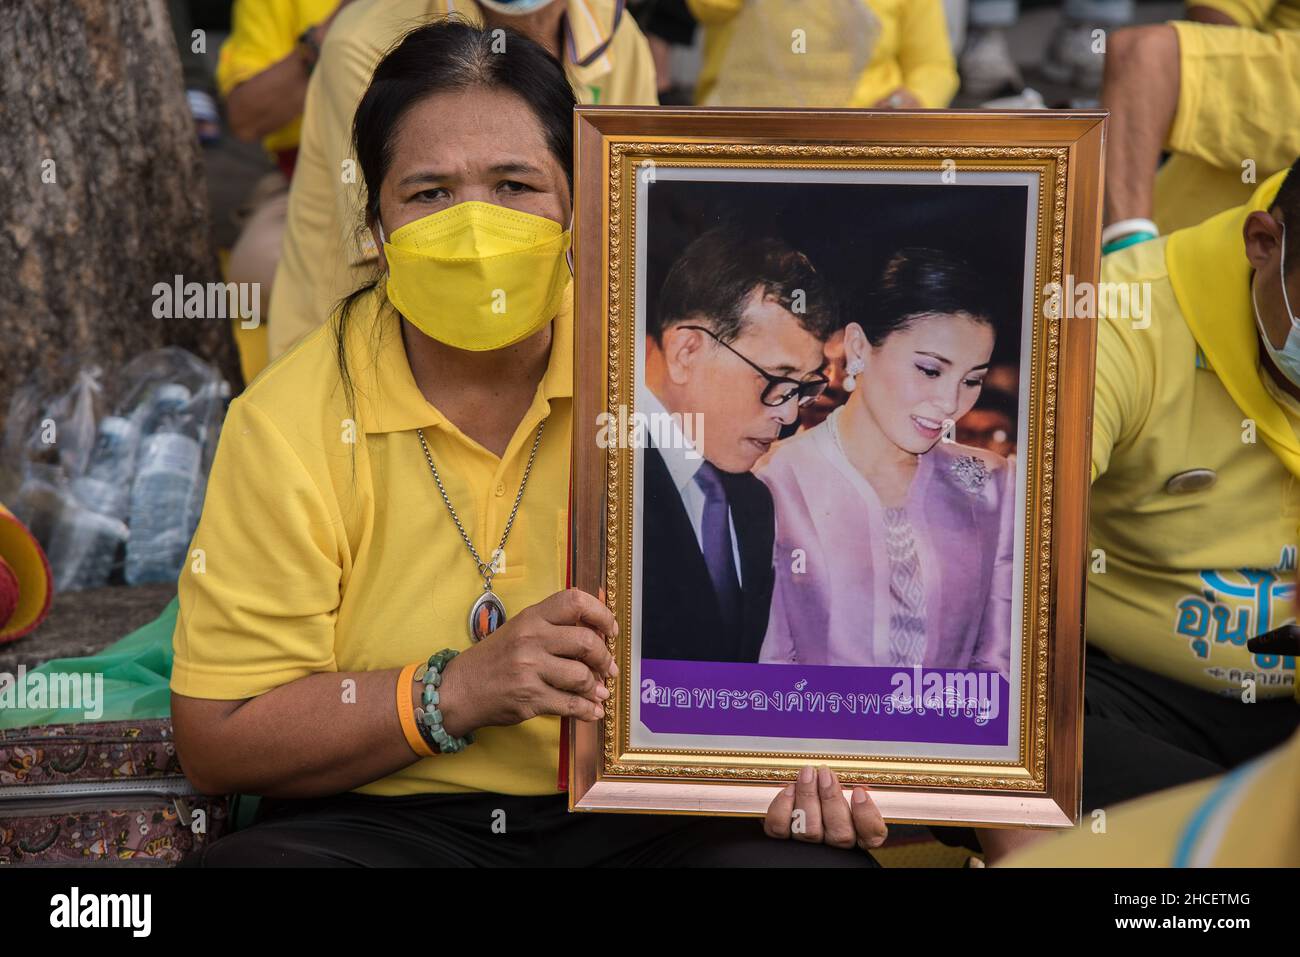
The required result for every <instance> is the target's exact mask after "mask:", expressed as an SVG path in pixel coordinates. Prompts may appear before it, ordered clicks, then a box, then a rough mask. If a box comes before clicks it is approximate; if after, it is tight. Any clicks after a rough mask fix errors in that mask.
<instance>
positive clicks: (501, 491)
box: [497, 482, 506, 498]
mask: <svg viewBox="0 0 1300 957" xmlns="http://www.w3.org/2000/svg"><path fill="white" fill-rule="evenodd" d="M505 494H506V483H505V482H497V497H498V498H500V497H501V496H502V495H505Z"/></svg>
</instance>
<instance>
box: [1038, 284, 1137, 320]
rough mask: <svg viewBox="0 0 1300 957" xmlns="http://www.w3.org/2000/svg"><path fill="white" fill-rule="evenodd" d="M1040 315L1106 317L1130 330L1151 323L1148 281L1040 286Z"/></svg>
mask: <svg viewBox="0 0 1300 957" xmlns="http://www.w3.org/2000/svg"><path fill="white" fill-rule="evenodd" d="M1043 316H1044V318H1047V319H1110V320H1112V321H1115V322H1128V323H1130V324H1131V325H1132V327H1133V328H1134V329H1147V328H1149V327H1150V326H1151V283H1149V282H1075V281H1074V276H1073V275H1067V276H1066V277H1065V283H1064V285H1062V284H1061V283H1059V282H1049V283H1047V285H1045V286H1043Z"/></svg>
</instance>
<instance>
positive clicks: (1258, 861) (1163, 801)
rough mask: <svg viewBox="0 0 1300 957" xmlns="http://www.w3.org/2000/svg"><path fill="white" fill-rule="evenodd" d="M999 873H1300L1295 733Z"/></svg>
mask: <svg viewBox="0 0 1300 957" xmlns="http://www.w3.org/2000/svg"><path fill="white" fill-rule="evenodd" d="M1000 866H1002V867H1300V733H1298V734H1296V735H1294V736H1293V737H1292V738H1291V740H1290V741H1288V742H1287V743H1286V744H1284V745H1282V746H1281V747H1280V748H1277V749H1275V750H1273V751H1270V752H1269V753H1268V754H1266V755H1263V756H1262V757H1260V758H1258V759H1257V760H1255V761H1251V762H1250V763H1248V764H1245V765H1242V766H1241V767H1240V768H1237V769H1236V770H1234V771H1233V772H1232V773H1230V774H1225V775H1222V776H1221V777H1217V778H1211V779H1209V780H1208V781H1198V782H1196V783H1195V784H1188V785H1184V786H1183V787H1178V788H1172V789H1170V790H1168V791H1161V792H1160V793H1159V794H1153V795H1151V796H1150V797H1144V798H1139V799H1138V800H1136V801H1130V802H1128V803H1125V804H1121V805H1119V806H1118V807H1116V808H1115V809H1114V810H1113V811H1110V812H1109V813H1108V814H1107V815H1106V820H1105V830H1101V828H1100V827H1099V828H1098V829H1097V830H1095V831H1094V830H1093V819H1092V818H1090V817H1088V818H1084V820H1083V823H1082V825H1081V826H1080V827H1078V828H1077V829H1075V830H1073V831H1070V832H1068V833H1066V834H1062V835H1059V836H1054V837H1050V838H1046V839H1045V840H1042V841H1040V842H1038V843H1036V844H1033V845H1031V846H1029V847H1028V848H1026V849H1025V850H1023V851H1020V852H1018V853H1016V854H1013V855H1011V856H1010V857H1008V858H1007V859H1006V861H1004V862H1003V863H1002V865H1000ZM1206 890H1207V891H1212V890H1218V888H1206ZM1215 910H1216V911H1218V910H1222V911H1223V913H1222V914H1218V913H1216V914H1215V915H1214V916H1216V917H1217V916H1223V917H1226V916H1229V915H1230V914H1231V915H1235V916H1240V915H1241V914H1242V913H1243V910H1242V909H1241V908H1236V909H1232V908H1230V907H1226V906H1225V907H1223V908H1217V907H1216V908H1215ZM1134 913H1138V912H1136V911H1135V912H1134ZM1117 914H1118V911H1117ZM1125 914H1126V915H1127V912H1125ZM1202 916H1204V915H1202Z"/></svg>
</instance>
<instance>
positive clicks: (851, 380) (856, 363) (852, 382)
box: [844, 359, 866, 392]
mask: <svg viewBox="0 0 1300 957" xmlns="http://www.w3.org/2000/svg"><path fill="white" fill-rule="evenodd" d="M865 367H866V366H865V364H864V363H863V361H862V360H861V359H851V360H849V366H848V370H847V371H848V375H847V376H845V377H844V391H845V392H852V391H853V390H854V389H856V388H857V387H858V376H860V375H862V370H863V369H864V368H865Z"/></svg>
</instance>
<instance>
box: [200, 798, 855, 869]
mask: <svg viewBox="0 0 1300 957" xmlns="http://www.w3.org/2000/svg"><path fill="white" fill-rule="evenodd" d="M566 801H567V799H566V797H565V795H563V794H556V795H546V796H544V797H512V796H508V795H503V794H484V793H473V794H446V795H444V794H419V795H412V796H409V797H376V796H373V795H365V794H354V793H347V794H339V795H335V796H333V797H327V798H317V799H312V800H294V801H287V800H278V801H273V800H268V799H263V801H262V805H261V808H260V809H259V816H258V819H257V821H256V822H255V823H254V824H253V825H252V826H251V827H249V828H247V829H245V830H242V831H236V832H235V833H233V834H229V835H227V836H225V837H223V838H221V839H219V840H217V841H215V842H214V843H213V844H211V845H210V846H209V847H208V848H207V849H206V850H204V851H202V852H199V853H197V854H194V855H191V856H190V857H189V858H187V859H186V860H185V862H184V863H183V864H182V865H181V866H183V867H276V866H280V867H602V866H613V867H773V866H775V867H876V866H878V865H877V864H876V862H875V860H874V859H873V858H872V857H871V856H870V855H869V854H866V853H864V852H863V851H861V850H859V849H857V848H853V849H850V850H840V849H837V848H833V847H826V846H825V845H820V844H804V843H800V842H797V841H778V840H774V839H772V838H769V837H767V836H766V835H764V833H763V826H762V823H761V822H759V821H757V820H755V819H753V818H692V817H682V816H676V815H671V816H670V815H645V814H591V813H585V812H584V813H574V814H571V813H569V812H568V809H567V804H566Z"/></svg>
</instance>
